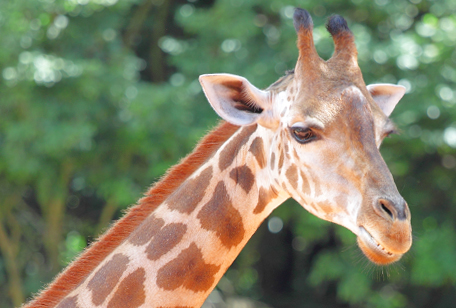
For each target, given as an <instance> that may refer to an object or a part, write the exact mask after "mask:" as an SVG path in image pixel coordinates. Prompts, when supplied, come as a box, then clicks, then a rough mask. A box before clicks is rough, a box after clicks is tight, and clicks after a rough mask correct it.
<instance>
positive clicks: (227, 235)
mask: <svg viewBox="0 0 456 308" xmlns="http://www.w3.org/2000/svg"><path fill="white" fill-rule="evenodd" d="M260 135H261V127H258V128H257V127H256V125H255V126H249V127H244V128H242V129H239V131H238V132H237V133H236V134H234V135H233V136H232V137H231V138H230V139H229V140H228V141H227V142H226V143H225V144H224V145H223V146H222V147H220V149H219V150H218V151H217V152H216V153H215V154H214V155H213V156H212V158H210V159H209V160H207V161H206V162H205V163H203V164H202V165H201V166H200V167H199V169H198V170H196V171H195V172H194V173H193V174H192V176H190V177H189V178H188V179H187V180H186V181H185V182H184V183H183V184H182V185H181V186H179V187H178V188H177V190H176V191H174V192H173V193H172V194H171V195H170V196H169V197H168V198H167V199H166V200H165V201H164V202H163V203H162V204H161V205H160V206H158V207H157V208H156V209H155V210H154V211H153V212H152V213H151V214H150V215H149V216H148V217H147V218H146V219H145V220H144V221H143V222H142V223H141V224H140V225H139V226H138V227H137V228H136V229H135V230H134V231H133V232H132V233H131V234H130V236H129V237H128V238H127V239H126V240H125V241H124V242H123V243H122V244H121V245H119V246H118V247H117V248H116V249H115V250H114V251H112V253H111V254H110V255H109V256H108V257H107V258H105V260H103V261H102V262H101V263H100V264H99V265H98V266H97V267H96V268H95V270H94V271H92V273H91V274H90V275H88V276H87V278H86V279H85V281H84V282H83V283H81V284H80V285H79V286H78V287H77V288H76V289H74V290H73V291H72V292H70V293H69V294H68V295H67V297H66V298H65V299H64V300H63V301H62V302H61V303H60V304H59V305H58V307H59V308H63V307H110V308H111V307H122V305H123V304H124V303H125V302H128V303H129V307H132V308H135V307H141V306H142V305H145V306H144V307H183V306H184V307H200V306H201V305H202V303H203V302H204V300H205V299H206V297H207V296H208V294H209V293H210V292H211V290H212V289H213V288H214V287H215V285H216V284H217V282H218V281H219V280H220V278H221V277H222V275H223V274H224V273H225V271H226V270H227V269H228V267H229V266H230V265H231V263H232V262H233V261H234V259H235V258H236V257H237V255H238V254H239V252H240V251H241V249H242V248H243V247H244V245H245V244H246V243H247V241H248V240H249V239H250V237H251V236H252V235H253V233H254V232H255V231H256V230H257V228H258V227H259V225H260V224H261V222H262V221H263V220H264V219H265V218H266V217H267V216H268V215H269V214H270V212H271V211H272V210H273V209H274V208H275V207H277V206H278V205H279V204H280V203H282V202H283V201H284V200H285V199H287V198H288V195H287V194H286V193H284V192H283V191H281V190H278V189H277V187H274V186H273V184H272V183H270V182H269V181H268V179H269V177H268V175H267V174H266V172H268V171H267V170H268V168H266V166H267V162H266V161H267V156H268V155H267V151H268V148H269V145H268V144H267V143H266V142H265V141H264V139H262V138H261V137H260ZM68 304H72V305H73V306H67V305H68ZM182 305H183V306H182Z"/></svg>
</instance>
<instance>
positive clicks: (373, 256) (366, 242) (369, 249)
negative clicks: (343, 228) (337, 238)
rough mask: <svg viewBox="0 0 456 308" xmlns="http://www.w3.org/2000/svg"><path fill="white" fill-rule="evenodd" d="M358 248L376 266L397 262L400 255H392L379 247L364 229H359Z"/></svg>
mask: <svg viewBox="0 0 456 308" xmlns="http://www.w3.org/2000/svg"><path fill="white" fill-rule="evenodd" d="M357 241H358V246H359V248H360V249H361V251H362V252H363V253H364V255H365V256H366V257H367V258H368V259H369V260H370V261H372V262H373V263H375V264H377V265H387V264H391V263H393V262H396V261H398V260H399V259H400V258H401V257H402V255H403V254H402V253H393V252H391V251H389V250H388V249H387V248H386V247H384V246H383V245H381V244H380V243H379V242H378V241H377V240H376V239H375V238H374V237H373V236H372V235H371V234H370V233H369V232H368V231H367V230H366V229H365V228H364V227H362V226H360V227H359V234H358V238H357Z"/></svg>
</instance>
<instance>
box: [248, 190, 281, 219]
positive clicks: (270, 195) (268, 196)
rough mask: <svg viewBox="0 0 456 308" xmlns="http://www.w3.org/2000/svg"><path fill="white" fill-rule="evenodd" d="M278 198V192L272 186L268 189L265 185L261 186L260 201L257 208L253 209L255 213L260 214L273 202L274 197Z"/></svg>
mask: <svg viewBox="0 0 456 308" xmlns="http://www.w3.org/2000/svg"><path fill="white" fill-rule="evenodd" d="M275 198H277V193H276V192H275V191H274V190H273V189H272V188H271V189H266V188H264V187H261V188H260V191H259V193H258V203H257V206H256V207H255V209H254V210H253V213H254V214H260V213H261V212H263V211H264V209H265V208H266V206H267V205H268V204H269V202H271V200H272V199H275Z"/></svg>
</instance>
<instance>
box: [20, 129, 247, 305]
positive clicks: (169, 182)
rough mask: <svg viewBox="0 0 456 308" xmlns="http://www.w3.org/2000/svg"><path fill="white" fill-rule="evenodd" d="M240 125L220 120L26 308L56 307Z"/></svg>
mask: <svg viewBox="0 0 456 308" xmlns="http://www.w3.org/2000/svg"><path fill="white" fill-rule="evenodd" d="M238 130H239V126H235V125H233V124H230V123H228V122H221V124H220V125H218V126H217V128H215V129H214V130H212V131H211V132H210V133H209V134H207V135H206V136H205V137H204V138H203V139H202V140H201V141H200V142H199V144H198V145H197V146H196V148H195V150H194V151H193V152H192V153H191V154H189V155H188V156H187V157H185V158H184V159H183V160H182V161H181V162H180V163H179V164H177V165H176V166H174V167H172V168H171V169H170V170H168V172H167V174H166V176H165V177H164V178H163V179H162V180H161V181H160V182H158V183H157V184H155V185H154V186H153V187H152V188H151V189H150V190H149V191H148V192H147V195H146V197H144V198H142V199H141V200H140V201H139V203H138V205H136V206H134V207H132V208H130V209H129V210H128V212H127V214H126V215H125V216H124V217H123V218H122V219H120V220H119V221H118V222H117V223H116V224H115V225H114V226H113V227H112V228H111V229H109V230H108V231H107V232H106V234H104V235H103V236H101V237H100V238H99V239H98V241H97V242H95V243H93V244H92V245H91V246H90V248H88V249H87V250H85V251H84V252H83V253H82V254H81V255H80V256H79V257H78V259H77V260H76V261H74V262H73V263H72V264H71V265H70V266H69V267H68V268H67V269H66V270H65V271H63V272H62V274H60V275H59V276H58V277H57V278H56V279H55V280H54V282H52V283H51V284H50V285H49V287H48V288H46V289H45V290H44V291H42V292H41V293H40V294H39V296H37V297H36V298H35V299H33V300H32V301H30V302H29V303H28V304H26V305H25V306H24V308H25V307H28V308H30V307H44V306H55V305H57V304H58V303H59V302H60V301H62V299H63V298H65V296H67V295H68V294H69V293H70V292H71V291H72V290H74V288H76V287H77V286H78V285H80V284H81V282H82V281H84V279H86V278H87V276H88V275H89V274H90V273H92V272H93V271H94V270H95V269H96V267H97V266H98V265H99V264H100V263H101V262H103V260H105V259H106V258H107V257H108V256H109V255H110V254H111V253H112V252H113V251H114V249H116V248H117V247H118V246H119V245H120V244H121V243H122V242H123V241H125V239H127V238H128V237H129V236H130V234H131V233H132V232H133V231H134V230H135V229H136V228H137V227H138V226H139V225H140V224H141V223H142V222H143V221H144V220H145V219H147V217H149V215H150V214H151V212H152V211H154V210H155V209H156V208H157V207H158V206H159V205H160V204H161V203H162V202H163V201H164V200H165V199H166V198H168V197H169V196H170V194H171V193H172V192H174V191H175V190H176V189H177V188H178V187H179V186H180V185H181V184H182V183H183V182H184V181H185V180H186V179H187V178H188V177H190V176H191V175H192V174H193V173H194V172H195V171H196V170H198V168H200V167H201V165H202V164H203V163H204V162H206V161H207V160H208V159H209V158H210V157H211V156H212V155H213V154H214V153H216V152H217V151H218V150H219V149H220V147H221V146H223V144H225V143H226V141H227V140H228V139H229V138H231V137H232V136H233V135H234V134H235V133H236V132H237V131H238Z"/></svg>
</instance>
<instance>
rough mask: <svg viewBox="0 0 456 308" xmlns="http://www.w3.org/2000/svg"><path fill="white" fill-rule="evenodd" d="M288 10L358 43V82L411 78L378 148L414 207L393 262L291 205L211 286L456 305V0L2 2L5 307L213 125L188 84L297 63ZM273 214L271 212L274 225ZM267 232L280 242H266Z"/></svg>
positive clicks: (296, 300)
mask: <svg viewBox="0 0 456 308" xmlns="http://www.w3.org/2000/svg"><path fill="white" fill-rule="evenodd" d="M294 6H300V7H303V8H306V9H307V10H309V11H310V12H311V14H312V16H313V18H314V24H315V29H314V38H315V43H316V47H317V50H318V51H319V53H320V55H321V56H322V57H323V58H325V59H327V58H329V57H330V56H331V54H332V51H333V46H332V40H331V38H330V36H329V34H328V33H327V31H326V30H325V27H324V23H325V19H326V18H327V16H329V15H330V14H332V13H337V14H340V15H342V16H344V17H345V18H346V19H347V21H348V23H349V26H350V28H351V29H352V31H353V32H354V34H355V37H356V43H357V46H358V51H359V64H360V67H361V69H362V71H363V73H364V77H365V80H366V83H375V82H391V83H398V84H401V85H404V86H405V87H406V88H407V95H406V96H405V97H404V99H403V100H402V101H401V103H400V104H399V105H398V107H397V109H396V110H395V111H394V113H393V115H392V118H393V119H394V120H395V122H396V123H397V125H398V127H399V129H400V131H401V134H400V135H399V136H393V137H392V138H391V139H388V140H386V141H385V144H384V145H383V148H382V153H383V156H384V158H385V160H386V161H387V163H388V165H389V167H390V169H391V171H392V173H393V175H394V176H395V179H396V182H397V186H398V188H399V190H400V191H401V193H402V195H403V196H404V197H405V199H406V200H407V201H408V203H409V205H410V208H411V211H412V217H413V218H412V224H413V228H414V233H415V235H416V239H415V242H414V245H413V247H412V252H411V253H410V254H408V255H407V256H406V257H405V258H404V259H403V260H401V261H400V263H399V265H395V266H394V265H393V266H391V267H389V268H377V267H374V266H372V265H369V264H367V263H366V261H365V259H364V257H363V256H361V253H360V252H359V250H358V249H357V247H356V244H355V237H354V236H353V234H351V233H350V232H349V231H347V230H345V229H343V228H342V227H339V226H334V225H332V224H329V223H327V222H324V221H322V220H319V219H318V218H316V217H313V216H312V215H310V214H308V213H307V212H305V211H304V210H303V209H302V208H301V207H300V206H297V205H296V204H295V203H294V202H287V203H286V204H284V205H282V206H281V207H280V208H279V209H278V210H277V211H276V212H274V214H273V216H274V218H275V219H276V221H277V219H279V221H281V222H282V223H283V229H281V231H279V232H277V233H271V232H270V231H269V230H268V226H267V224H268V221H267V222H265V224H264V225H263V226H262V227H261V228H260V230H259V231H258V232H257V234H256V235H255V236H254V237H253V238H252V240H251V241H250V242H249V244H248V245H247V247H246V248H245V249H244V251H243V252H242V254H241V255H240V256H239V258H238V259H237V260H236V262H235V264H234V265H233V267H232V268H231V269H230V270H229V271H228V273H227V275H226V276H225V277H224V278H223V280H222V281H221V283H220V284H219V286H218V290H219V291H220V292H221V293H223V294H224V295H226V296H231V295H233V292H234V290H235V291H236V292H237V294H240V295H244V296H249V297H250V298H253V299H256V300H260V301H263V302H266V303H268V304H269V305H272V306H274V307H323V306H325V305H326V306H330V307H337V306H339V305H340V306H344V307H347V306H353V307H409V306H410V307H429V306H433V307H449V306H451V305H453V303H454V301H455V300H456V298H455V294H454V291H453V289H452V288H454V287H455V285H456V268H455V266H456V265H455V264H456V263H455V262H454V260H456V244H455V243H456V230H455V223H454V218H455V217H456V190H454V189H453V187H454V185H455V183H456V172H455V170H456V92H455V89H456V87H455V82H456V52H455V45H456V18H455V16H456V14H455V13H456V5H455V3H454V1H452V0H442V1H436V0H434V1H424V0H395V1H392V0H375V1H370V0H351V1H342V0H328V1H314V0H295V1H291V0H282V1H279V0H261V1H260V0H216V1H213V0H189V1H185V0H176V1H171V0H151V1H141V0H124V1H117V0H40V1H31V0H21V1H1V2H0V33H1V35H0V46H2V48H0V72H1V75H0V97H1V98H0V306H1V307H12V306H18V305H19V304H20V303H21V302H23V301H24V300H25V298H26V297H28V296H30V294H32V293H33V292H36V291H37V290H39V289H40V288H41V287H42V285H43V284H44V283H46V282H47V281H50V280H51V279H52V277H53V276H54V275H55V274H56V273H57V272H58V271H59V270H60V269H61V267H62V266H64V265H65V264H67V262H68V261H69V260H70V259H72V258H73V257H74V256H75V255H77V254H78V253H79V252H80V251H81V250H82V248H83V247H84V246H85V245H86V244H87V243H90V242H91V241H92V240H93V239H94V238H95V237H96V236H97V235H98V233H99V232H100V230H104V229H105V228H106V227H107V225H108V224H109V222H110V221H111V220H112V219H113V218H117V217H119V216H120V215H121V210H122V209H124V208H126V207H127V206H129V205H130V204H133V203H134V202H135V201H136V200H137V199H138V198H139V197H140V196H141V194H142V193H143V192H144V191H145V190H146V188H147V187H148V186H149V185H150V184H151V183H152V182H154V181H156V180H157V179H158V178H159V177H160V176H161V175H162V174H163V173H164V172H165V171H166V170H167V169H168V168H169V166H171V165H172V164H174V163H175V162H177V161H178V159H179V158H180V157H182V156H184V155H185V154H186V153H188V152H189V151H190V150H191V148H192V147H193V146H194V144H195V143H196V141H197V140H198V139H199V138H200V137H201V136H202V135H204V133H205V132H206V131H207V130H208V128H210V127H211V126H213V125H215V123H216V121H217V117H216V115H215V113H214V112H213V111H212V109H211V108H210V107H209V105H208V103H207V102H206V100H205V98H204V96H203V94H202V92H201V88H200V86H199V83H198V80H197V78H198V75H200V74H204V73H216V72H226V73H233V74H237V75H242V76H245V77H247V78H248V79H249V80H250V81H251V82H252V83H254V84H255V85H256V86H258V87H266V86H268V85H269V84H270V83H272V82H274V81H275V80H276V79H278V78H279V77H280V76H281V75H282V74H283V73H284V71H285V70H287V69H292V68H293V67H294V64H295V61H296V58H297V49H296V47H295V41H296V34H295V31H294V29H293V25H292V21H291V17H292V14H293V8H294ZM271 219H272V218H271ZM274 232H275V231H274Z"/></svg>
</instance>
